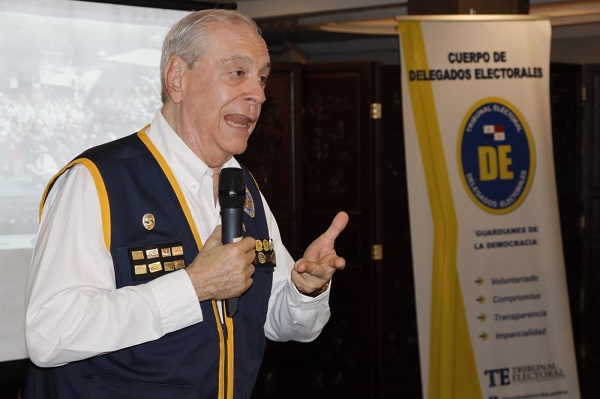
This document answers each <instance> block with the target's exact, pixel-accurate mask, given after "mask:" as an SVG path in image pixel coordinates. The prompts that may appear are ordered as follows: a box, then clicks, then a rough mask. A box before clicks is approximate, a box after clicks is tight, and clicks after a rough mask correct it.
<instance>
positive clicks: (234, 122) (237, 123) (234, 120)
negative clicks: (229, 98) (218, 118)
mask: <svg viewBox="0 0 600 399" xmlns="http://www.w3.org/2000/svg"><path fill="white" fill-rule="evenodd" d="M225 122H227V124H228V125H229V126H233V127H238V128H244V129H249V128H250V127H251V126H252V123H253V121H252V119H250V118H248V117H247V116H244V115H238V114H228V115H225Z"/></svg>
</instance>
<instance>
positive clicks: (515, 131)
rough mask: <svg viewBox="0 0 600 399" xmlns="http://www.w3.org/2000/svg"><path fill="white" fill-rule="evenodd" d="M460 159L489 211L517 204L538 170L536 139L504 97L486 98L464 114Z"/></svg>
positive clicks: (465, 178) (475, 195) (471, 191)
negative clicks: (536, 168) (536, 164)
mask: <svg viewBox="0 0 600 399" xmlns="http://www.w3.org/2000/svg"><path fill="white" fill-rule="evenodd" d="M457 160H458V166H459V171H460V176H461V179H462V182H463V185H464V187H465V189H466V192H467V193H468V195H469V196H470V197H471V199H472V200H473V202H474V203H475V204H476V205H477V206H478V207H480V208H481V209H483V210H484V211H486V212H490V213H495V214H503V213H508V212H511V211H513V210H515V209H516V208H517V207H518V206H519V205H520V204H521V203H522V202H523V200H524V199H525V197H526V196H527V193H528V192H529V189H530V187H531V184H532V182H533V176H534V171H535V150H534V143H533V139H532V137H531V134H530V133H529V127H528V125H527V123H526V121H525V119H524V118H523V116H522V115H521V114H520V113H519V111H518V110H517V109H516V108H515V107H514V106H513V105H512V104H510V103H508V102H507V101H505V100H503V99H500V98H486V99H484V100H481V101H479V102H478V103H476V104H475V105H474V106H473V107H472V108H471V109H470V110H469V111H468V112H467V114H466V115H465V117H464V119H463V122H462V125H461V130H460V134H459V138H458V143H457Z"/></svg>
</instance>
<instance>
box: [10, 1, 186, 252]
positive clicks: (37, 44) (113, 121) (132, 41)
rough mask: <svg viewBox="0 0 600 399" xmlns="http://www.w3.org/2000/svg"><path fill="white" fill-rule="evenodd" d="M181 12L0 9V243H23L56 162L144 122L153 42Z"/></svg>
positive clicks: (151, 104) (156, 52) (152, 95)
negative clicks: (0, 38)
mask: <svg viewBox="0 0 600 399" xmlns="http://www.w3.org/2000/svg"><path fill="white" fill-rule="evenodd" d="M181 15H183V13H182V12H175V11H167V10H146V9H138V8H135V7H127V6H113V5H105V4H95V3H85V2H77V1H48V0H44V1H37V2H33V1H22V0H20V1H16V2H14V3H13V4H10V2H9V3H3V4H2V5H0V21H1V23H0V35H1V37H2V38H4V39H3V40H2V44H1V45H0V50H1V54H2V57H0V159H2V164H1V167H0V187H2V190H1V191H0V248H3V249H10V248H23V247H32V244H33V240H34V239H35V238H34V236H35V232H36V230H37V207H38V203H39V199H40V197H41V194H42V192H43V189H44V187H45V185H46V183H47V182H48V180H49V179H50V178H51V177H52V176H53V175H54V174H55V173H56V172H57V171H58V170H59V168H60V167H62V166H64V165H65V164H66V163H67V162H68V161H70V160H71V159H72V158H73V157H74V156H76V155H77V154H79V153H80V152H81V151H83V150H84V149H86V148H88V147H90V146H93V145H96V144H100V143H103V142H106V141H108V140H111V139H114V138H116V137H120V136H124V135H126V134H129V133H133V132H134V131H137V130H139V129H141V128H142V127H144V126H145V125H146V124H147V123H149V122H150V121H151V119H152V117H153V115H154V112H155V111H156V109H158V107H160V81H159V76H158V64H159V57H160V46H161V43H162V39H163V37H164V34H165V32H166V29H167V28H168V26H169V25H170V24H171V23H173V22H174V21H175V20H177V18H178V17H179V16H181ZM6 38H10V40H5V39H6Z"/></svg>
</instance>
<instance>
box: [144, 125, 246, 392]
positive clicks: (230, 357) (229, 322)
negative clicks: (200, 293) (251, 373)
mask: <svg viewBox="0 0 600 399" xmlns="http://www.w3.org/2000/svg"><path fill="white" fill-rule="evenodd" d="M148 126H150V125H148ZM148 126H146V127H144V128H143V129H142V130H140V131H139V132H138V137H139V138H140V140H142V142H143V143H144V145H145V146H146V147H148V149H149V150H150V152H151V153H152V155H153V156H154V158H156V161H157V162H158V164H159V165H160V167H161V169H162V170H163V172H164V173H165V175H166V176H167V179H168V180H169V182H170V183H171V186H172V187H173V190H174V191H175V194H176V195H177V198H178V199H179V202H180V204H181V208H182V209H183V213H184V214H185V217H186V219H187V221H188V223H189V225H190V229H191V230H192V233H193V234H194V239H195V240H196V244H197V245H198V250H199V251H201V250H202V241H201V240H200V235H199V233H198V229H197V228H196V224H195V223H194V219H193V218H192V213H191V212H190V209H189V207H188V205H187V202H186V201H185V197H184V196H183V191H181V187H180V186H179V184H178V183H177V179H176V178H175V175H174V174H173V172H172V171H171V168H170V167H169V165H167V162H166V161H165V159H164V158H163V156H162V155H161V154H160V152H158V149H157V148H156V147H155V146H154V144H153V143H152V142H151V141H150V138H149V137H148V135H147V134H146V129H147V128H148ZM212 307H213V313H214V316H215V320H216V321H217V328H218V329H219V331H220V333H221V334H219V370H225V354H226V353H227V387H226V388H227V398H226V399H233V377H234V372H233V370H234V369H233V367H234V339H233V336H234V334H233V319H232V318H231V317H227V316H224V317H225V325H226V327H227V336H228V339H227V341H225V340H224V338H223V337H224V332H223V327H222V325H221V318H220V316H219V311H218V309H217V302H216V301H214V300H213V301H212ZM225 345H227V348H225ZM224 388H225V375H224V373H219V399H225V398H224V392H225V391H224Z"/></svg>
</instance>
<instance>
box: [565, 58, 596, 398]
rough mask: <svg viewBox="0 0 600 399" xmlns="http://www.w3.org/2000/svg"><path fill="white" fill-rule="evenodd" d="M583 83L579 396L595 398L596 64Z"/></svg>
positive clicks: (588, 68)
mask: <svg viewBox="0 0 600 399" xmlns="http://www.w3.org/2000/svg"><path fill="white" fill-rule="evenodd" d="M583 84H584V87H585V105H584V111H583V115H584V134H583V147H582V153H583V184H582V200H583V201H582V203H583V215H584V220H585V222H584V228H583V239H582V243H583V262H582V267H581V292H580V294H581V298H582V299H581V302H579V303H580V312H581V313H580V320H581V330H582V331H581V340H580V348H579V355H580V359H581V361H580V375H581V382H582V384H581V386H582V393H583V394H582V397H584V398H597V397H598V395H600V339H598V331H600V65H589V66H585V67H584V78H583ZM567 261H568V259H567ZM572 299H575V298H572ZM576 342H577V340H576Z"/></svg>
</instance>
